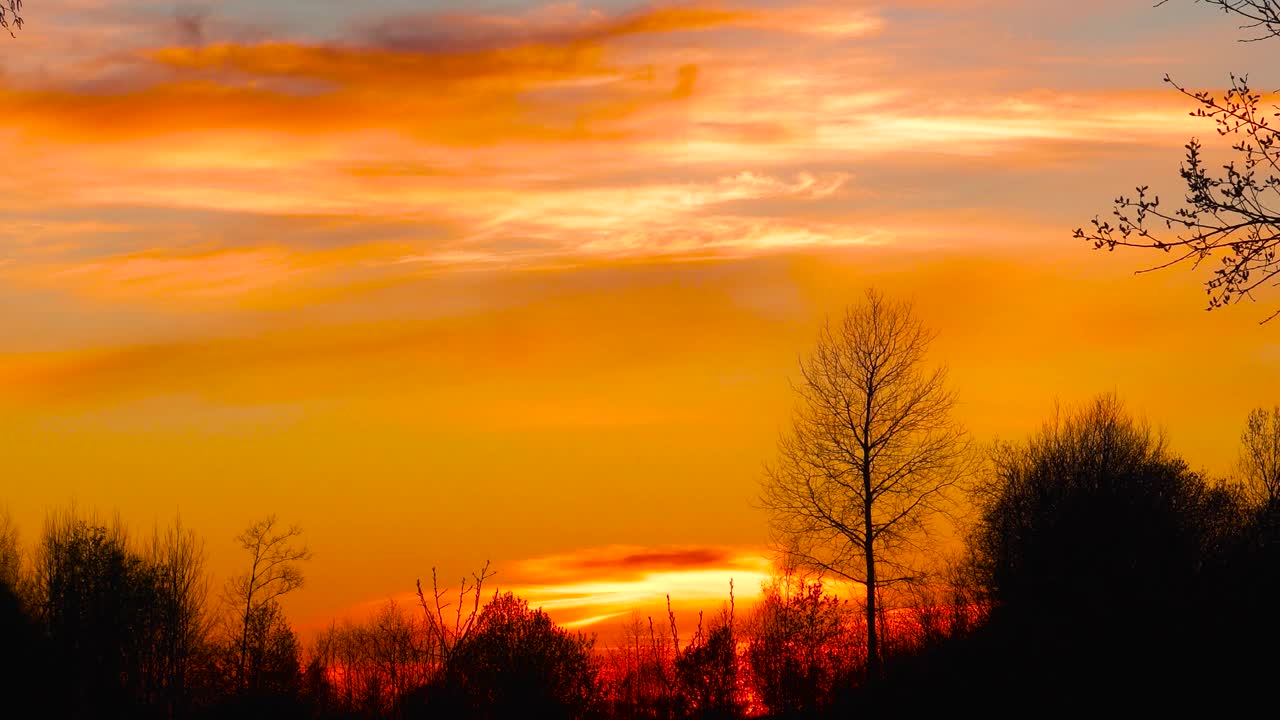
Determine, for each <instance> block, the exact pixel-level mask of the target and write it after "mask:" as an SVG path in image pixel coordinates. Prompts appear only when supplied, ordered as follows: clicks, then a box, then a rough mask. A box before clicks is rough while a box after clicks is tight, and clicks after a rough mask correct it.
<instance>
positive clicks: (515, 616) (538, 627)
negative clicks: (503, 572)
mask: <svg viewBox="0 0 1280 720" xmlns="http://www.w3.org/2000/svg"><path fill="white" fill-rule="evenodd" d="M593 644H594V641H593V640H592V639H590V638H587V637H584V636H582V635H578V634H574V633H570V632H569V631H567V630H564V629H563V628H561V627H560V626H558V625H556V624H555V623H554V622H553V621H552V620H551V618H550V617H548V616H547V614H546V613H544V612H542V610H540V609H530V608H529V604H528V602H527V601H525V600H523V599H521V598H519V597H516V596H515V595H512V594H511V593H506V594H503V595H498V594H496V593H495V595H494V597H493V599H492V600H491V601H490V602H489V604H487V605H485V607H484V609H483V610H482V611H481V612H480V614H479V616H478V617H477V619H476V622H475V626H474V628H473V629H472V631H471V632H469V633H468V634H467V635H466V636H465V637H464V638H463V639H462V640H461V642H459V644H458V646H457V648H456V651H455V652H454V653H453V655H452V656H451V658H450V661H449V664H448V666H447V667H445V668H444V673H443V676H442V677H441V678H440V681H439V683H438V686H437V687H435V688H433V692H432V693H431V694H430V695H429V696H428V700H429V702H428V703H427V705H426V707H425V708H422V709H423V710H427V711H429V713H432V715H431V716H440V717H458V718H514V717H538V718H548V719H549V720H555V719H556V718H563V719H567V718H579V717H583V716H584V715H585V714H586V713H587V711H588V710H590V709H591V706H592V704H593V703H594V701H595V698H596V692H595V684H596V662H595V659H594V657H593V655H592V652H591V648H592V646H593Z"/></svg>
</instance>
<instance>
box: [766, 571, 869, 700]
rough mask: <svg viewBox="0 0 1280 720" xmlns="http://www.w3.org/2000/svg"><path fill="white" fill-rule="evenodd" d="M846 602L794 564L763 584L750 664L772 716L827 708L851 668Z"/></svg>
mask: <svg viewBox="0 0 1280 720" xmlns="http://www.w3.org/2000/svg"><path fill="white" fill-rule="evenodd" d="M847 614H848V611H847V608H846V606H845V604H844V603H843V602H842V601H841V600H840V599H839V598H837V597H835V596H833V595H830V594H828V593H827V592H826V591H825V590H824V589H823V586H822V583H821V582H820V581H817V580H812V581H811V580H809V579H807V578H805V577H803V576H801V575H799V574H797V573H796V571H795V570H794V569H793V568H786V569H785V570H784V572H783V574H782V575H781V576H779V577H776V578H774V579H773V580H772V581H771V582H770V583H769V584H768V585H766V586H765V587H764V596H763V597H762V598H761V599H760V602H759V604H758V605H757V606H756V609H755V611H754V613H753V615H752V618H751V623H750V627H751V631H750V641H749V643H748V645H747V653H746V657H747V662H748V664H749V666H750V668H751V677H752V679H753V682H754V687H755V690H756V692H757V693H758V695H759V697H760V701H761V702H762V703H763V705H764V707H765V709H766V710H767V711H768V713H769V714H770V715H771V716H774V717H787V718H790V717H811V716H814V715H817V714H819V713H820V712H822V711H824V710H826V709H827V706H828V704H829V702H830V700H831V698H832V695H833V693H834V691H835V688H836V686H837V684H838V683H839V682H840V681H841V680H842V679H843V677H842V676H844V675H847V674H849V673H850V672H851V670H852V667H851V666H852V662H851V660H852V659H853V657H854V656H855V653H854V652H852V648H850V647H849V646H850V638H849V637H848V635H849V633H848V632H846V628H845V624H846V623H845V621H846V616H847Z"/></svg>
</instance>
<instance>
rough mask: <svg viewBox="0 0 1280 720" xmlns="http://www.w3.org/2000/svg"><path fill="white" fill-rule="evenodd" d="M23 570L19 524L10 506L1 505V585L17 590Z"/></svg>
mask: <svg viewBox="0 0 1280 720" xmlns="http://www.w3.org/2000/svg"><path fill="white" fill-rule="evenodd" d="M21 571H22V545H21V543H20V541H19V536H18V525H17V523H15V522H14V521H13V516H11V515H10V514H9V508H8V506H3V507H0V585H5V586H8V587H9V589H10V590H13V591H15V592H17V590H18V580H19V578H20V576H21Z"/></svg>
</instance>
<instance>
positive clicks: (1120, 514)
mask: <svg viewBox="0 0 1280 720" xmlns="http://www.w3.org/2000/svg"><path fill="white" fill-rule="evenodd" d="M980 505H981V519H980V521H979V523H978V526H977V528H976V531H975V532H974V534H973V536H972V538H971V550H972V553H973V561H974V566H975V568H976V569H977V571H978V575H979V578H980V580H981V582H982V583H983V584H984V585H985V587H986V588H987V591H988V592H989V594H990V598H991V600H992V603H993V609H992V616H991V628H989V629H990V630H991V631H993V632H995V633H997V637H998V638H999V640H998V642H999V644H1000V646H999V647H997V648H993V649H991V650H990V655H989V657H988V660H992V661H995V662H997V663H1000V662H1007V663H1008V667H1006V668H1005V670H1007V671H1009V672H1011V673H1012V674H1013V675H1014V676H1015V677H1017V678H1018V679H1019V682H1018V683H1017V686H1018V687H1021V688H1023V689H1024V690H1025V691H1027V692H1040V691H1041V690H1043V689H1044V688H1043V687H1042V686H1043V685H1044V684H1046V683H1047V684H1050V685H1054V686H1063V685H1070V686H1071V687H1074V688H1077V690H1078V692H1082V693H1089V692H1107V691H1110V690H1116V689H1123V690H1124V691H1126V692H1133V691H1140V690H1141V689H1142V688H1144V687H1150V686H1153V685H1161V686H1164V685H1165V684H1167V683H1170V682H1176V680H1175V678H1176V677H1178V676H1179V675H1180V674H1182V673H1184V672H1187V671H1188V670H1187V669H1188V668H1189V667H1192V666H1193V665H1194V664H1195V661H1197V660H1199V659H1200V658H1198V657H1197V653H1196V650H1195V648H1197V647H1198V646H1199V645H1200V644H1201V643H1202V642H1203V640H1204V638H1203V637H1202V636H1203V634H1204V630H1205V627H1206V623H1204V622H1197V618H1198V617H1199V618H1203V617H1204V615H1203V614H1200V615H1197V613H1200V612H1201V609H1202V608H1203V609H1207V607H1206V606H1205V603H1206V602H1210V600H1209V598H1208V597H1207V596H1206V593H1207V592H1209V591H1210V588H1208V587H1207V586H1206V584H1205V582H1204V579H1205V575H1204V572H1205V570H1206V568H1209V567H1213V566H1215V565H1217V564H1219V562H1220V558H1221V553H1222V551H1223V549H1224V548H1225V547H1226V546H1227V545H1228V544H1229V543H1230V538H1231V536H1232V535H1233V533H1234V532H1235V529H1236V528H1237V527H1238V524H1239V523H1238V522H1237V518H1239V517H1240V506H1239V503H1238V501H1237V499H1236V497H1235V496H1234V495H1232V493H1231V492H1229V491H1228V490H1226V489H1223V488H1215V487H1212V486H1210V484H1209V483H1207V482H1206V481H1205V479H1204V478H1203V477H1202V476H1201V475H1200V474H1198V473H1195V472H1193V471H1191V470H1190V469H1189V467H1188V466H1187V464H1186V462H1185V461H1183V460H1182V459H1181V458H1179V457H1178V456H1176V455H1175V454H1173V453H1172V452H1170V451H1169V450H1168V448H1167V447H1166V446H1165V444H1164V441H1163V439H1162V438H1161V437H1160V436H1158V435H1157V434H1155V433H1153V432H1152V431H1151V430H1150V428H1148V427H1147V426H1146V425H1145V424H1143V423H1140V422H1137V421H1135V420H1134V419H1133V418H1131V417H1130V416H1129V415H1128V414H1127V413H1126V412H1125V410H1124V408H1123V406H1122V405H1121V403H1120V402H1119V400H1117V399H1116V398H1115V397H1114V396H1109V395H1108V396H1102V397H1099V398H1098V399H1096V400H1095V401H1093V403H1092V404H1090V405H1089V406H1087V407H1086V408H1084V409H1082V410H1079V411H1076V412H1070V413H1059V414H1058V416H1057V417H1055V418H1054V419H1053V420H1052V421H1050V422H1049V423H1048V424H1047V425H1046V426H1045V427H1044V428H1043V429H1042V430H1041V431H1040V432H1039V433H1038V434H1037V435H1036V436H1034V437H1033V438H1031V439H1030V440H1029V441H1028V442H1027V443H1026V444H1024V445H1020V446H1005V447H1003V448H1002V449H1001V450H1000V451H999V452H998V453H997V457H996V459H995V463H994V473H993V478H992V480H991V482H990V483H989V484H988V485H987V486H986V487H985V488H984V489H983V492H982V494H981V496H980ZM1086 678H1087V679H1088V682H1085V681H1084V680H1085V679H1086ZM1117 686H1120V687H1119V688H1118V687H1117Z"/></svg>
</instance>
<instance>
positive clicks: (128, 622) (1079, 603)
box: [0, 395, 1280, 718]
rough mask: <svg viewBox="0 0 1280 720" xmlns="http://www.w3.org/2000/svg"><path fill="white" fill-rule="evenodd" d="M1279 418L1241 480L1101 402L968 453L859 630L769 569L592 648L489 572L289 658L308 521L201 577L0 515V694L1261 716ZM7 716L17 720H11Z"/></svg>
mask: <svg viewBox="0 0 1280 720" xmlns="http://www.w3.org/2000/svg"><path fill="white" fill-rule="evenodd" d="M1278 460H1280V410H1276V411H1257V412H1255V413H1254V414H1253V415H1252V416H1250V418H1249V420H1248V422H1247V424H1246V429H1245V431H1244V434H1243V443H1242V447H1241V450H1240V463H1239V467H1238V468H1237V470H1236V471H1235V472H1233V473H1232V476H1231V477H1229V478H1220V479H1215V478H1211V477H1208V476H1206V475H1205V474H1204V473H1202V472H1198V471H1196V470H1194V469H1193V468H1192V467H1191V466H1190V465H1189V464H1188V463H1187V461H1185V460H1184V459H1183V458H1182V457H1180V456H1179V455H1178V454H1177V453H1176V452H1175V451H1174V450H1173V449H1172V448H1170V447H1169V446H1168V444H1167V443H1166V441H1165V440H1164V438H1163V437H1162V436H1161V434H1160V433H1158V432H1156V431H1154V430H1152V429H1151V428H1150V427H1149V426H1148V425H1146V424H1145V423H1143V422H1141V421H1139V420H1136V419H1135V418H1134V417H1133V416H1132V415H1130V414H1129V413H1128V412H1127V411H1126V410H1125V408H1124V407H1123V406H1122V405H1121V403H1120V402H1119V401H1118V400H1117V399H1116V398H1115V397H1114V396H1109V395H1108V396H1102V397H1099V398H1097V399H1095V400H1094V401H1093V402H1092V403H1090V404H1088V405H1087V406H1084V407H1082V408H1078V409H1074V410H1062V411H1059V412H1057V413H1056V414H1055V415H1054V417H1053V418H1052V419H1051V420H1049V421H1048V422H1047V423H1045V425H1044V426H1043V428H1042V429H1041V430H1040V431H1039V432H1037V433H1036V434H1034V435H1033V436H1032V437H1029V438H1027V439H1025V440H1023V441H1021V442H1016V443H1003V444H999V445H996V446H994V447H990V448H987V449H986V452H985V453H984V461H983V463H982V465H981V466H978V467H976V469H975V470H974V471H973V473H974V477H973V478H972V481H971V482H969V483H967V484H966V500H967V504H968V506H969V507H970V508H971V510H972V511H971V513H970V514H969V515H968V519H967V521H966V522H965V523H963V527H964V528H965V529H966V534H965V538H966V542H965V545H964V550H963V552H961V553H959V554H958V555H956V556H953V557H952V558H951V559H950V561H949V562H947V563H945V564H936V565H935V567H934V568H933V572H931V573H930V574H929V575H928V579H927V581H924V582H920V583H915V584H911V585H909V586H907V587H904V588H902V589H898V590H894V591H892V592H890V590H888V589H886V590H884V591H883V593H884V594H883V596H882V597H881V599H880V602H881V607H882V608H885V610H883V611H882V612H881V613H880V614H879V616H878V620H877V623H878V624H879V626H880V627H879V628H878V630H879V636H880V637H881V638H882V640H881V643H880V646H879V654H880V655H881V658H882V663H881V664H880V666H879V668H878V669H872V667H871V666H870V665H869V664H868V663H867V647H868V646H867V644H866V642H865V639H866V636H867V632H866V631H867V628H866V625H865V618H866V615H865V613H863V612H862V608H861V602H860V601H859V600H858V599H857V598H852V601H853V602H852V604H851V599H850V598H845V597H839V596H837V594H836V593H834V592H832V591H831V590H830V589H829V588H826V587H824V585H823V583H822V580H821V578H820V577H817V576H814V575H807V574H806V573H804V572H802V571H800V570H797V569H794V568H792V569H786V570H783V571H781V573H780V575H779V576H778V577H776V578H774V579H773V580H772V581H771V582H770V583H769V584H768V586H767V587H766V588H764V593H763V596H762V597H761V599H760V600H758V601H757V602H755V603H753V605H752V606H750V607H737V606H736V605H735V601H734V598H733V594H732V589H730V591H729V596H728V597H727V599H726V603H725V606H724V609H723V610H722V611H721V612H720V613H719V614H718V615H716V616H715V617H709V618H703V617H699V618H697V619H696V620H694V619H692V618H689V619H685V620H688V621H689V622H688V626H683V625H682V623H681V620H682V619H680V618H677V617H676V616H675V614H674V613H669V614H668V616H667V617H661V618H652V617H649V618H644V619H640V618H638V617H637V618H636V619H635V620H634V621H633V622H632V623H631V624H630V625H628V626H627V628H626V631H625V634H624V637H623V639H622V640H621V641H620V642H617V643H614V644H613V645H612V646H610V647H603V646H597V644H596V642H595V640H594V638H593V637H589V636H586V635H582V634H578V633H573V632H570V631H567V630H565V629H563V628H561V627H559V626H557V625H556V624H555V623H554V622H553V621H552V620H551V619H550V618H549V617H548V616H547V615H546V614H545V613H544V612H542V611H541V610H540V609H538V608H534V607H530V606H529V605H528V603H527V602H526V601H524V600H523V599H521V598H519V597H516V596H514V595H512V594H510V593H501V592H494V591H490V589H489V588H488V587H487V585H491V584H492V582H491V581H490V582H486V581H489V580H490V578H491V573H490V571H489V570H488V568H487V567H486V568H485V569H483V570H481V571H479V572H477V573H476V574H475V575H473V576H472V577H471V578H469V579H468V581H467V582H464V583H463V584H462V585H461V586H460V587H454V588H446V587H442V586H441V585H440V584H439V583H437V582H436V581H435V579H434V577H433V578H432V579H431V580H430V581H428V582H425V583H420V584H419V586H418V588H417V590H418V594H417V599H418V601H417V602H416V603H415V604H412V605H404V604H401V605H398V604H396V603H394V602H391V601H388V602H387V603H386V604H385V605H384V606H383V607H382V608H380V609H379V610H378V611H377V612H375V613H373V614H372V615H371V616H370V617H368V618H367V619H366V620H364V621H363V622H360V623H353V622H344V623H341V624H339V623H336V622H335V623H334V625H333V626H332V627H330V628H329V629H327V630H325V631H323V632H321V633H319V635H318V636H317V637H316V638H315V639H314V641H312V642H308V643H306V644H304V643H303V642H301V641H300V640H299V638H298V637H297V635H296V634H295V632H294V630H293V629H292V628H291V627H290V625H289V622H288V621H287V619H286V617H285V616H284V613H283V611H282V610H281V605H280V598H281V596H282V595H284V594H285V593H288V592H291V591H294V590H296V589H298V588H300V587H301V586H302V581H303V576H302V568H303V565H302V563H303V562H304V561H305V560H307V559H308V558H309V557H310V552H309V551H308V550H307V548H306V547H305V546H304V545H302V544H301V543H300V541H299V540H300V531H299V530H298V529H297V528H294V527H285V526H282V525H281V524H279V523H278V522H276V520H275V518H274V517H271V518H268V519H266V520H264V521H262V522H260V523H257V524H255V525H254V526H253V527H251V528H249V529H248V530H246V532H245V533H244V534H243V535H241V536H240V537H239V538H238V541H239V542H240V544H241V546H242V547H243V548H244V550H245V572H244V573H243V574H242V575H238V576H235V577H232V578H231V579H230V580H229V581H228V582H227V584H226V586H225V587H224V588H222V589H221V591H220V592H214V591H213V590H212V589H211V588H210V587H209V581H208V579H207V575H206V573H205V570H204V566H203V559H204V545H203V542H202V541H201V540H200V538H198V537H197V536H196V535H195V534H194V533H193V532H191V531H190V530H189V529H186V528H184V527H182V526H181V524H180V523H176V524H175V525H174V526H173V527H171V528H168V529H162V530H156V531H155V532H153V533H152V534H151V535H150V536H148V537H139V536H136V535H134V534H132V533H130V532H129V531H128V529H127V528H125V527H124V526H123V525H122V524H121V523H120V522H119V521H118V520H109V521H104V520H101V519H98V518H95V517H93V516H92V515H86V514H84V513H78V512H76V511H75V510H74V509H69V510H63V511H59V512H55V513H52V514H50V516H49V517H48V518H47V520H46V522H45V525H44V527H43V529H42V530H41V531H40V533H39V536H38V537H36V538H34V541H33V542H31V543H29V544H26V545H24V544H23V543H22V542H21V539H20V536H19V534H18V529H17V528H16V527H14V525H13V523H11V522H10V521H9V520H8V518H7V516H4V517H3V519H2V520H0V632H2V633H3V635H2V637H3V644H0V648H2V650H0V652H2V654H3V663H4V667H3V668H2V669H0V683H3V684H4V685H5V686H6V687H4V688H3V692H2V693H0V697H2V698H3V701H4V702H5V703H6V705H8V707H9V708H15V709H16V708H41V711H40V713H39V714H40V715H41V716H48V717H68V718H107V717H139V718H147V717H155V718H188V717H190V718H220V717H272V718H419V717H422V718H427V717H441V718H511V717H539V718H735V717H747V716H756V717H846V716H851V715H855V714H858V713H861V712H871V711H883V712H889V711H897V712H902V711H904V710H905V711H907V712H909V713H911V714H915V713H918V712H924V711H929V710H936V711H957V710H963V711H968V710H977V711H982V712H996V713H999V714H1005V713H1013V712H1018V713H1022V712H1035V713H1039V712H1055V711H1059V710H1062V709H1064V708H1075V709H1086V708H1099V707H1115V705H1116V703H1123V704H1132V705H1134V706H1140V707H1146V708H1150V707H1152V706H1153V705H1157V704H1160V705H1163V704H1177V705H1179V706H1182V707H1189V706H1190V705H1188V704H1189V703H1193V704H1194V703H1214V704H1215V705H1216V706H1218V707H1221V706H1222V704H1223V703H1224V702H1226V701H1228V700H1230V701H1231V702H1240V703H1245V702H1252V701H1255V700H1258V701H1265V700H1266V699H1267V698H1268V696H1269V694H1270V688H1271V687H1272V683H1271V680H1272V677H1273V675H1274V669H1275V664H1274V662H1273V661H1272V660H1271V659H1270V658H1271V651H1272V648H1274V647H1276V641H1277V640H1280V619H1277V616H1276V614H1275V612H1274V608H1275V607H1276V603H1277V600H1280V494H1278V493H1277V490H1280V462H1278ZM20 715H22V716H25V714H23V713H20Z"/></svg>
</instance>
